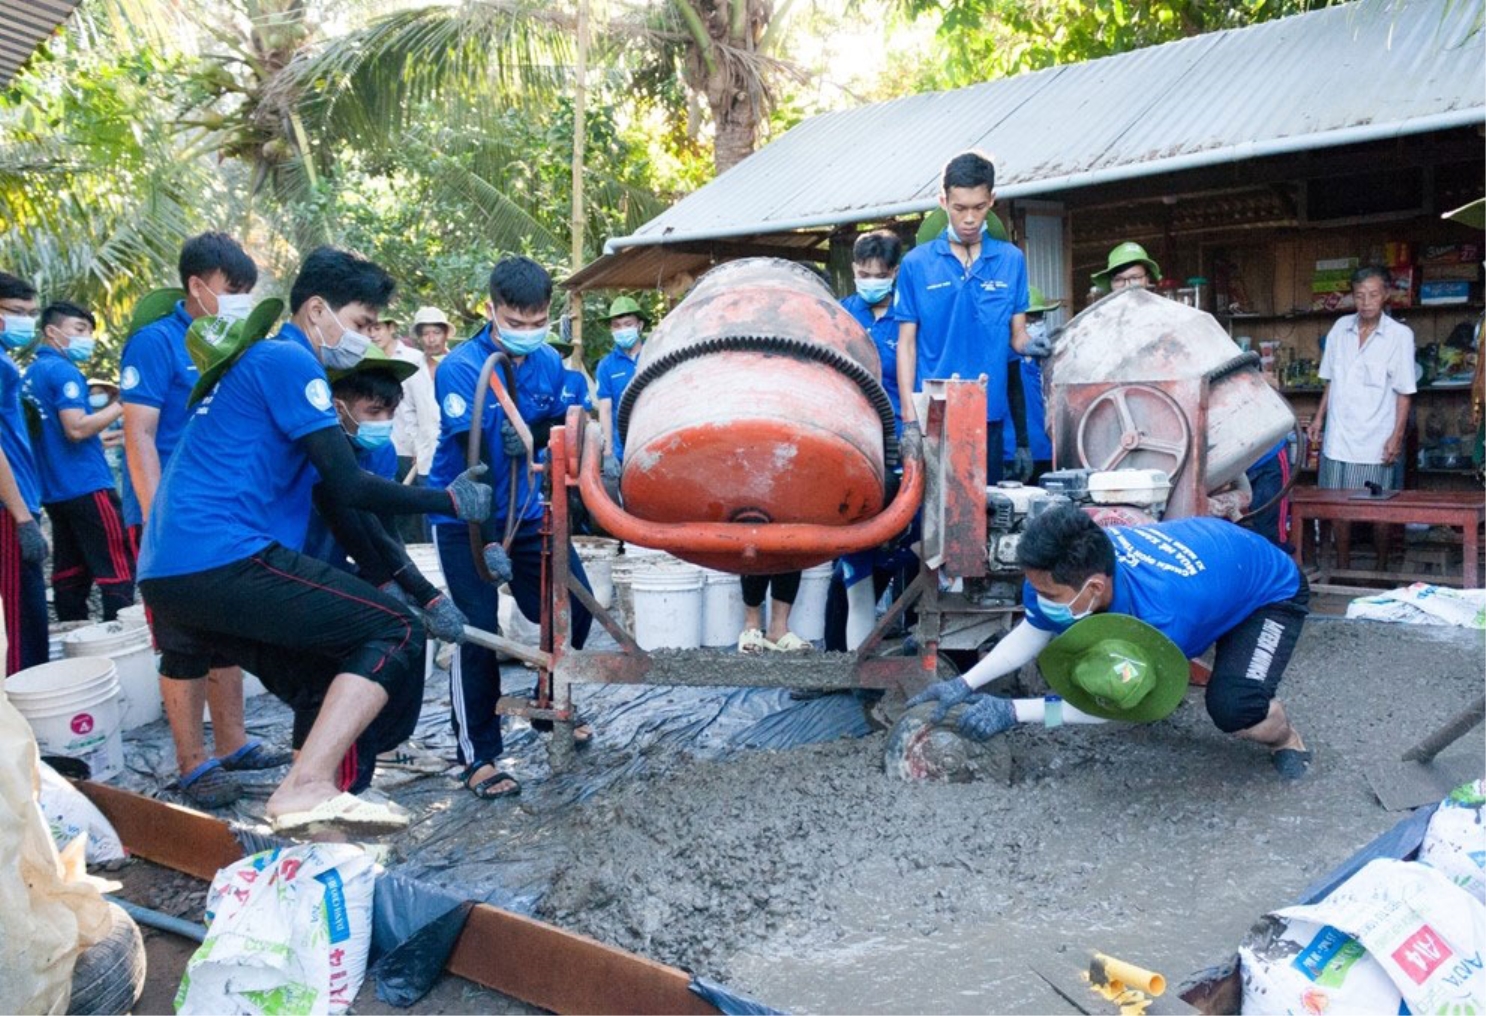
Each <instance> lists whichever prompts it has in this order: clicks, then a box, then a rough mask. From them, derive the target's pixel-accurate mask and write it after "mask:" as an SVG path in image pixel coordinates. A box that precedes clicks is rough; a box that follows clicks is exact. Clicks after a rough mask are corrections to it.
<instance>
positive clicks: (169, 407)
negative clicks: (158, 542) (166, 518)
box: [119, 302, 200, 526]
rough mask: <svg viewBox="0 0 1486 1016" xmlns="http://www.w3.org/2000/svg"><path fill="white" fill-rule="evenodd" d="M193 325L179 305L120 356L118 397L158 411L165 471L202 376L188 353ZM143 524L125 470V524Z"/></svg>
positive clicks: (157, 431) (137, 336)
mask: <svg viewBox="0 0 1486 1016" xmlns="http://www.w3.org/2000/svg"><path fill="white" fill-rule="evenodd" d="M190 327H191V315H189V314H187V313H186V305H185V303H184V302H180V303H177V304H176V305H175V310H174V311H173V312H171V313H170V314H167V315H166V316H165V317H163V318H161V319H160V320H158V321H154V322H152V323H150V324H148V325H145V326H144V327H143V328H141V329H140V330H139V331H137V332H135V333H134V334H133V335H131V336H130V337H129V341H128V342H126V343H125V344H124V353H123V356H122V357H120V359H119V366H120V370H119V398H120V399H121V400H122V401H123V402H124V404H125V405H126V406H149V407H150V408H151V409H158V410H159V411H160V417H159V420H158V421H157V422H156V424H155V451H156V453H157V454H158V455H159V456H160V472H161V474H162V475H163V474H164V472H165V467H166V465H167V464H168V463H169V462H170V453H171V452H173V451H175V446H176V445H177V444H179V443H180V440H181V433H182V432H183V431H184V430H185V429H186V424H187V422H189V421H190V419H191V409H190V407H188V406H187V405H186V402H187V400H188V399H189V398H190V396H191V389H192V387H193V386H194V385H195V384H196V379H197V378H198V377H200V374H199V373H198V372H197V370H196V364H194V363H192V362H191V355H190V354H189V353H188V352H186V331H187V330H188V329H189V328H190ZM143 523H144V518H143V512H142V509H141V507H140V504H139V498H138V497H136V496H135V494H134V484H133V483H132V482H131V481H130V479H129V470H127V469H126V470H124V524H125V525H127V526H138V525H142V524H143Z"/></svg>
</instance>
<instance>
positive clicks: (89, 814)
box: [37, 762, 124, 864]
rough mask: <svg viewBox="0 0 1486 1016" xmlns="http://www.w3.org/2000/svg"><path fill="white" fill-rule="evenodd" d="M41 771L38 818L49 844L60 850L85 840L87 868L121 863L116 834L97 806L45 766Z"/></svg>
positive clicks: (42, 764) (119, 845)
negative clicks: (49, 836)
mask: <svg viewBox="0 0 1486 1016" xmlns="http://www.w3.org/2000/svg"><path fill="white" fill-rule="evenodd" d="M40 767H41V799H40V800H39V801H38V802H37V803H38V805H39V806H40V807H41V816H42V818H44V819H46V824H47V827H48V828H49V829H51V832H52V842H53V843H55V844H56V845H57V849H58V850H62V849H63V848H65V847H66V846H67V845H68V844H69V843H71V842H72V841H73V840H75V839H77V838H78V837H79V836H82V837H84V838H85V843H86V846H85V847H84V856H85V857H86V858H87V862H88V863H89V864H107V863H109V862H110V861H122V860H123V859H124V845H123V844H122V843H120V842H119V834H118V833H116V832H114V827H113V824H112V823H111V822H109V820H108V819H106V818H104V817H103V812H101V811H99V810H98V806H97V805H95V804H94V803H93V802H92V801H90V800H88V799H87V797H85V796H84V795H83V792H82V791H80V790H78V789H77V788H76V787H74V786H73V785H72V784H71V783H69V782H67V779H66V778H65V777H64V776H62V775H61V774H60V773H58V772H57V771H56V770H55V769H53V768H52V767H51V766H49V765H47V764H46V763H45V762H42V763H40Z"/></svg>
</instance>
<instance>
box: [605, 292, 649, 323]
mask: <svg viewBox="0 0 1486 1016" xmlns="http://www.w3.org/2000/svg"><path fill="white" fill-rule="evenodd" d="M626 314H633V315H635V316H636V317H638V318H639V319H640V320H641V321H643V322H645V324H646V325H649V324H650V315H648V314H646V313H645V312H644V311H643V310H641V309H640V305H639V303H637V302H636V301H635V298H634V297H632V296H617V297H615V298H614V302H613V303H611V304H609V313H607V314H605V315H604V316H603V317H601V318H599V320H600V321H613V320H614V319H615V318H617V317H623V316H624V315H626Z"/></svg>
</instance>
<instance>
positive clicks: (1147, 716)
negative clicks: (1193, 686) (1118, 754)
mask: <svg viewBox="0 0 1486 1016" xmlns="http://www.w3.org/2000/svg"><path fill="white" fill-rule="evenodd" d="M1037 666H1038V667H1039V668H1040V669H1041V670H1042V676H1043V677H1044V678H1045V679H1046V680H1047V683H1048V685H1049V686H1050V687H1051V688H1052V689H1053V691H1055V692H1057V693H1058V694H1059V695H1061V696H1062V697H1063V699H1064V700H1065V701H1066V702H1067V703H1068V704H1069V705H1071V706H1073V707H1074V708H1075V709H1078V710H1081V711H1083V712H1086V713H1088V714H1089V715H1091V716H1102V717H1104V718H1105V719H1106V720H1123V721H1125V722H1126V723H1151V722H1154V721H1156V720H1159V719H1162V718H1163V717H1165V716H1167V715H1169V714H1170V713H1171V711H1172V710H1173V709H1175V708H1176V707H1177V704H1178V703H1180V702H1181V700H1182V697H1183V696H1184V695H1186V693H1187V683H1188V682H1189V681H1190V680H1191V668H1190V667H1189V666H1188V664H1187V657H1186V656H1185V655H1184V654H1183V653H1182V651H1181V650H1180V649H1178V648H1177V645H1176V643H1175V642H1173V641H1171V640H1170V639H1169V638H1167V637H1166V636H1165V635H1162V634H1161V633H1160V632H1159V631H1157V630H1156V629H1155V628H1152V627H1151V626H1150V625H1148V624H1146V623H1145V622H1144V621H1142V620H1140V619H1139V618H1135V617H1131V616H1129V615H1128V614H1095V615H1094V616H1092V617H1086V618H1084V619H1083V620H1082V621H1079V622H1078V623H1077V624H1075V625H1074V626H1073V627H1071V628H1069V629H1068V630H1067V631H1065V632H1064V633H1063V634H1061V635H1059V636H1058V637H1057V638H1055V639H1053V640H1052V641H1051V642H1049V643H1048V645H1047V648H1046V649H1044V650H1043V651H1042V654H1041V655H1040V656H1039V657H1038V658H1037Z"/></svg>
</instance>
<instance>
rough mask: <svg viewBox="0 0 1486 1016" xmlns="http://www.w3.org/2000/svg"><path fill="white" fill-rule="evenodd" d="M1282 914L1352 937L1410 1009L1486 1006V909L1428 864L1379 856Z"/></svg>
mask: <svg viewBox="0 0 1486 1016" xmlns="http://www.w3.org/2000/svg"><path fill="white" fill-rule="evenodd" d="M1275 916H1276V917H1281V918H1285V919H1289V920H1297V919H1298V920H1302V921H1311V922H1314V923H1317V924H1329V925H1331V926H1333V927H1335V928H1338V929H1340V930H1342V931H1344V932H1346V933H1347V934H1348V935H1351V936H1352V937H1353V938H1355V939H1356V940H1357V941H1358V942H1360V943H1362V946H1363V948H1364V949H1366V950H1367V952H1368V955H1369V956H1371V957H1372V958H1373V959H1375V960H1376V961H1377V963H1378V964H1379V965H1380V966H1381V967H1382V968H1383V971H1384V972H1385V973H1386V974H1387V975H1388V979H1389V980H1391V981H1392V982H1393V986H1394V988H1396V989H1397V990H1398V992H1399V993H1401V994H1402V996H1403V1000H1404V1002H1405V1003H1407V1004H1408V1007H1409V1011H1410V1012H1415V1013H1479V1012H1481V1011H1482V1010H1483V1009H1486V970H1483V969H1482V962H1483V956H1482V953H1483V951H1486V906H1482V905H1481V904H1480V903H1479V902H1477V901H1476V899H1475V898H1474V897H1472V896H1471V895H1470V893H1468V892H1466V891H1465V890H1464V889H1462V888H1460V887H1459V886H1457V885H1455V884H1454V883H1453V882H1451V881H1450V880H1449V879H1448V878H1446V877H1445V876H1444V875H1442V874H1440V873H1439V872H1438V871H1436V870H1435V869H1433V868H1431V867H1429V865H1427V864H1416V863H1412V862H1409V861H1394V860H1391V859H1386V858H1383V859H1379V860H1376V861H1372V862H1370V863H1368V864H1367V865H1366V866H1365V867H1363V868H1362V870H1360V871H1359V872H1357V874H1355V875H1353V876H1352V877H1351V878H1349V879H1347V881H1345V882H1343V883H1342V884H1341V885H1340V886H1339V887H1337V889H1336V890H1335V891H1334V892H1332V894H1331V895H1330V896H1328V897H1326V899H1324V900H1322V901H1321V902H1320V903H1317V904H1315V905H1313V906H1309V907H1292V908H1290V909H1288V910H1281V911H1279V912H1278V913H1277V914H1276V915H1275ZM1347 1008H1349V1007H1346V1006H1344V1007H1342V1010H1343V1011H1346V1009H1347ZM1245 1011H1247V1007H1245Z"/></svg>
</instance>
